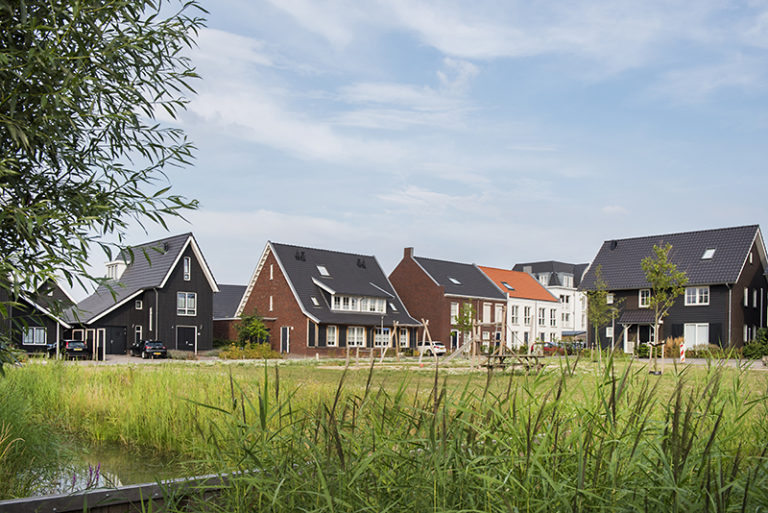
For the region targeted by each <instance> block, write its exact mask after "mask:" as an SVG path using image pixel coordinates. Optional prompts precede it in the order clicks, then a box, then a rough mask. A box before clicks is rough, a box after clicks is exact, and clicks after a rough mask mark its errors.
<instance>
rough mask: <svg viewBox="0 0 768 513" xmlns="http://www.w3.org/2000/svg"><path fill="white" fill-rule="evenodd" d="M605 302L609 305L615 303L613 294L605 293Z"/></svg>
mask: <svg viewBox="0 0 768 513" xmlns="http://www.w3.org/2000/svg"><path fill="white" fill-rule="evenodd" d="M605 302H606V303H608V304H609V305H612V304H613V294H606V295H605Z"/></svg>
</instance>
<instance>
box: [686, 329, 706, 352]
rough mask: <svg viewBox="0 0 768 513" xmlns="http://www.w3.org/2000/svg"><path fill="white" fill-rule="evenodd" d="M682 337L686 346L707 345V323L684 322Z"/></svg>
mask: <svg viewBox="0 0 768 513" xmlns="http://www.w3.org/2000/svg"><path fill="white" fill-rule="evenodd" d="M683 337H684V340H685V342H684V343H685V347H686V348H689V349H690V348H692V347H695V346H703V345H707V344H709V324H694V323H690V324H685V325H684V327H683Z"/></svg>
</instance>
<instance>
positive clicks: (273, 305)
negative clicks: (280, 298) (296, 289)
mask: <svg viewBox="0 0 768 513" xmlns="http://www.w3.org/2000/svg"><path fill="white" fill-rule="evenodd" d="M274 309H275V302H274V301H273V300H272V296H269V311H270V312H271V311H272V310H274Z"/></svg>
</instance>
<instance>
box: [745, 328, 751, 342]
mask: <svg viewBox="0 0 768 513" xmlns="http://www.w3.org/2000/svg"><path fill="white" fill-rule="evenodd" d="M749 341H750V340H749V326H747V325H746V324H745V325H744V343H745V344H746V343H747V342H749Z"/></svg>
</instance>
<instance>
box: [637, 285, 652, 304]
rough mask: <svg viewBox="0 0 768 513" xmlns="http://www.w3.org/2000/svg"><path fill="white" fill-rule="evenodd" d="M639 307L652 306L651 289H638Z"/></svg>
mask: <svg viewBox="0 0 768 513" xmlns="http://www.w3.org/2000/svg"><path fill="white" fill-rule="evenodd" d="M637 306H638V308H650V307H651V289H640V290H638V291H637Z"/></svg>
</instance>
